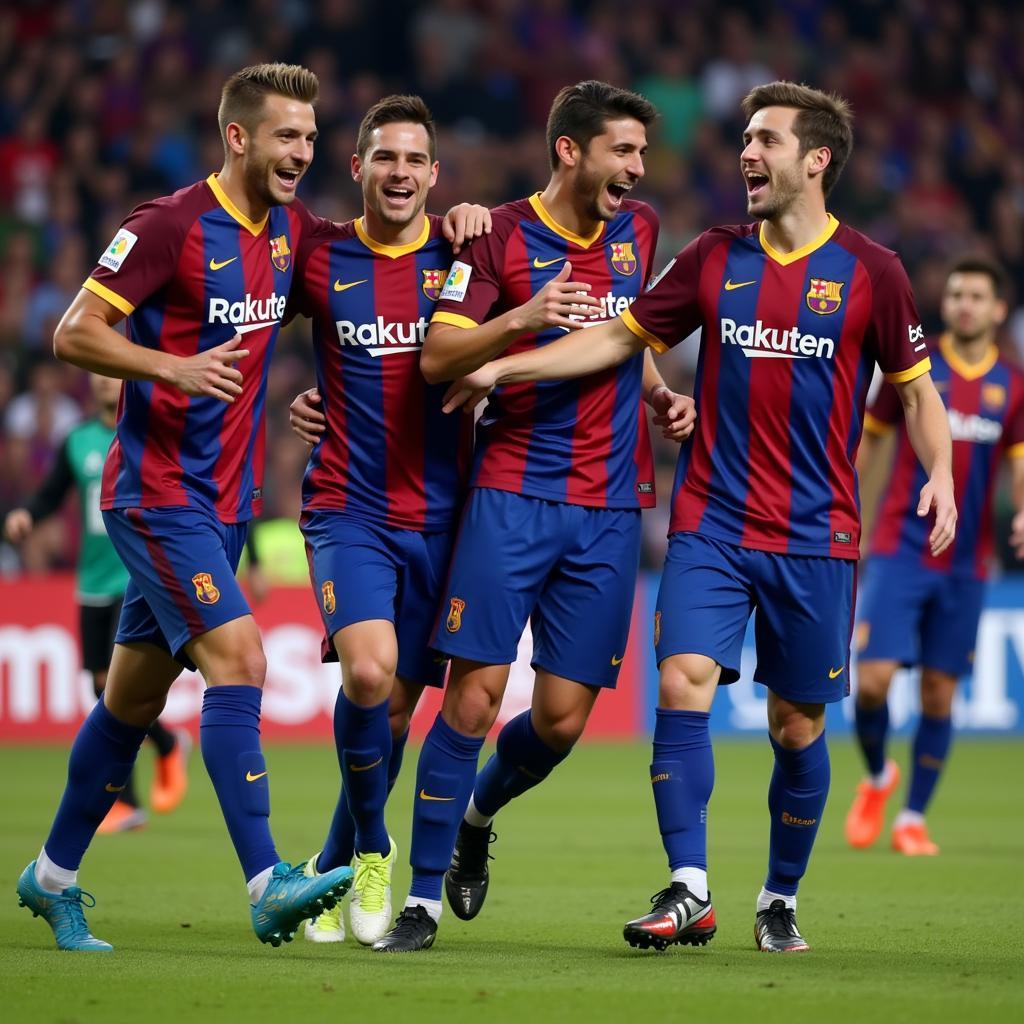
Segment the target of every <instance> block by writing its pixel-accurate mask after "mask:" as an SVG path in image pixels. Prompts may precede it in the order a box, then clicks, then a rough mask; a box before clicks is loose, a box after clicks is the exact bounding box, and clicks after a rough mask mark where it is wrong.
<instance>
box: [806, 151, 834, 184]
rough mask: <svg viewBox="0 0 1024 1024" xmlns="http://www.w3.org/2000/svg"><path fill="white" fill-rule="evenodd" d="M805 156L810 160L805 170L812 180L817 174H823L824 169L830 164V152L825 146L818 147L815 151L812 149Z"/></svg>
mask: <svg viewBox="0 0 1024 1024" xmlns="http://www.w3.org/2000/svg"><path fill="white" fill-rule="evenodd" d="M807 155H808V157H809V158H810V162H809V163H808V165H807V170H808V172H809V174H810V175H811V177H812V178H816V177H817V176H818V175H819V174H824V173H825V168H827V167H828V165H829V164H830V163H832V150H830V149H829V148H828V147H827V146H819V147H818V148H817V149H812V150H810V151H809V152H808V154H807Z"/></svg>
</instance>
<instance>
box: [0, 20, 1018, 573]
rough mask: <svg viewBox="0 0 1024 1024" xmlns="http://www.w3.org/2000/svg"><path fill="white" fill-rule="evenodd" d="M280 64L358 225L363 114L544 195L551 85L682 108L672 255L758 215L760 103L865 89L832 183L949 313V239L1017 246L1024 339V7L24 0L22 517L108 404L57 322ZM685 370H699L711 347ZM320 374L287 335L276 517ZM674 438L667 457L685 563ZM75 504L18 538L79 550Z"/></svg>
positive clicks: (860, 221)
mask: <svg viewBox="0 0 1024 1024" xmlns="http://www.w3.org/2000/svg"><path fill="white" fill-rule="evenodd" d="M263 60H284V61H295V62H301V63H303V64H306V65H307V66H309V67H310V68H312V69H313V70H314V71H316V73H317V74H318V75H319V77H320V84H321V97H320V102H319V106H318V113H317V117H318V123H319V128H320V133H321V136H320V137H321V141H320V142H319V143H318V147H317V155H316V159H315V160H314V163H313V165H312V168H311V170H310V171H309V173H308V174H307V176H306V179H305V182H304V184H303V185H302V187H301V190H300V191H301V195H302V198H303V199H304V201H305V202H306V203H307V205H309V206H310V207H311V208H312V209H314V210H315V211H316V212H318V213H321V214H325V215H329V216H331V217H334V218H335V219H339V220H341V219H348V218H350V217H353V216H356V215H358V213H359V204H360V194H359V190H358V188H357V186H356V185H354V184H353V182H352V181H351V178H350V172H349V161H350V156H351V153H352V150H353V146H354V142H355V129H356V126H357V125H358V123H359V120H360V118H361V117H362V114H363V112H364V111H365V110H366V108H367V107H368V106H369V105H370V104H371V103H373V102H374V101H375V100H377V99H378V98H379V97H380V96H382V95H383V94H385V93H388V92H393V91H403V92H404V91H409V92H417V93H419V94H420V95H421V96H423V97H424V98H425V99H426V101H427V102H428V104H429V105H430V106H431V108H432V109H433V112H434V115H435V117H436V119H437V122H438V125H439V156H440V160H441V174H440V178H439V181H438V184H437V186H436V188H435V189H434V192H433V193H432V198H431V203H430V208H431V209H432V210H433V211H436V212H443V211H444V210H445V209H447V208H448V206H449V205H451V204H452V203H455V202H460V201H471V202H478V203H485V204H488V205H495V204H498V203H500V202H503V201H505V200H508V199H514V198H518V197H521V196H523V195H526V194H529V193H531V192H533V191H535V190H537V189H540V188H543V186H544V184H545V183H546V180H547V177H548V165H547V159H546V152H545V147H544V142H543V131H544V122H545V117H546V114H547V109H548V105H549V103H550V101H551V99H552V97H553V96H554V94H555V93H556V91H557V90H558V89H559V88H560V87H561V86H562V85H564V84H566V83H569V82H573V81H577V80H579V79H583V78H600V79H604V80H607V81H611V82H614V83H616V84H619V85H623V86H628V87H631V88H634V89H637V90H638V91H640V92H642V93H643V94H644V95H646V96H647V97H648V98H649V99H651V100H652V101H653V102H654V103H655V104H656V105H657V106H658V108H659V110H660V111H661V115H662V116H661V120H660V122H659V124H658V125H657V127H656V129H655V130H654V132H653V133H652V135H651V148H650V151H649V154H648V158H647V176H646V178H645V180H644V181H643V182H642V184H641V186H640V187H639V189H638V190H637V192H636V193H635V197H636V198H641V199H645V200H647V201H648V202H650V203H651V204H652V205H653V206H654V208H655V209H656V210H657V211H658V213H659V214H660V216H661V224H662V227H661V240H660V245H659V265H661V264H663V263H664V262H667V260H668V259H670V258H671V256H672V255H673V254H674V253H675V252H676V251H677V250H678V249H679V248H680V247H682V246H683V245H685V244H686V242H688V241H689V240H690V239H691V238H693V237H694V236H695V235H697V234H698V233H699V232H700V231H701V230H703V229H704V228H705V227H707V226H710V225H712V224H715V223H721V222H736V221H742V220H744V219H745V200H744V190H743V187H742V183H741V180H740V177H739V173H738V152H739V143H740V136H741V133H742V128H743V125H742V123H741V121H740V119H739V101H740V100H741V98H742V97H743V95H744V94H745V93H746V92H747V90H748V89H749V88H750V87H752V86H754V85H756V84H758V83H760V82H763V81H768V80H771V79H774V78H789V79H795V80H798V81H805V82H807V83H809V84H812V85H814V86H817V87H821V88H826V89H831V90H835V91H837V92H839V93H841V94H843V95H844V96H846V97H847V98H848V99H849V100H850V101H851V102H852V104H853V107H854V110H855V113H856V148H855V151H854V154H853V157H852V159H851V161H850V164H849V166H848V168H847V170H846V173H845V176H844V179H843V180H842V181H841V183H840V185H839V187H838V189H837V191H836V193H835V195H834V197H833V199H832V201H831V203H830V206H831V209H832V211H833V212H834V213H835V214H836V215H837V216H838V217H839V218H840V219H841V220H844V221H848V222H849V223H850V224H852V225H853V226H855V227H857V228H859V229H861V230H863V231H866V232H867V233H869V234H870V235H871V236H872V237H873V238H875V239H877V240H878V241H880V242H882V243H883V244H885V245H887V246H890V247H892V248H893V249H895V250H897V251H898V252H899V253H900V255H901V256H902V258H903V260H904V262H905V263H906V265H907V267H908V269H909V271H910V273H911V276H912V278H913V281H914V284H915V288H916V293H917V298H918V302H919V305H920V308H921V312H922V315H923V317H924V319H925V324H926V327H927V329H928V330H929V331H930V332H931V331H934V330H935V329H936V328H937V327H938V298H939V294H940V290H941V286H942V283H943V280H944V269H945V267H946V264H947V262H948V261H949V259H950V258H952V257H954V256H956V255H958V254H961V253H963V252H965V251H974V252H986V253H989V254H991V255H994V256H997V257H998V258H999V260H1001V261H1002V263H1003V264H1004V265H1005V266H1006V268H1007V270H1008V272H1009V277H1010V281H1011V285H1010V287H1011V294H1010V296H1009V298H1010V301H1011V308H1012V309H1013V310H1014V312H1013V313H1012V314H1011V318H1010V320H1009V322H1008V323H1007V325H1006V329H1005V331H1004V337H1003V339H1002V343H1003V345H1004V346H1005V348H1006V350H1007V352H1008V353H1010V354H1011V355H1017V354H1018V353H1021V354H1024V5H1021V4H1020V3H1017V2H1014V0H1007V2H987V0H977V2H955V0H846V2H828V0H779V2H772V0H765V2H764V3H761V4H757V5H751V4H738V3H729V2H728V0H725V2H723V0H630V2H629V3H628V4H623V3H621V2H600V0H598V2H585V0H436V2H433V3H429V4H428V3H414V2H411V0H392V2H390V3H387V4H384V3H366V2H359V0H249V2H247V3H228V2H224V0H175V2H173V3H172V2H163V0H138V2H122V0H67V2H57V0H21V2H20V3H19V4H17V5H13V4H6V5H3V9H2V11H0V75H2V78H3V88H2V90H0V259H2V266H3V274H2V275H0V513H3V512H5V511H6V510H7V509H9V508H11V507H13V506H14V505H15V504H17V503H18V502H19V501H20V500H21V499H22V498H23V496H24V495H25V494H26V493H27V492H28V491H29V490H30V489H32V488H33V487H34V486H35V485H36V484H37V483H38V481H39V480H40V478H41V476H42V474H44V473H45V471H46V469H47V468H48V464H49V462H50V459H51V458H52V456H53V452H54V450H55V447H56V446H57V445H59V443H60V441H61V438H62V437H63V435H64V434H65V433H66V432H67V430H68V429H69V428H70V427H71V426H72V425H73V424H74V423H75V422H76V421H77V420H78V419H79V418H80V417H81V416H83V415H88V413H89V410H88V406H87V397H86V395H87V389H86V386H85V382H84V378H83V375H82V374H81V373H80V372H79V371H77V370H75V369H73V368H71V367H67V366H64V365H62V364H58V363H56V362H55V361H54V360H53V357H52V354H51V337H52V333H53V328H54V326H55V324H56V323H57V321H58V319H59V318H60V316H61V314H62V312H63V311H64V309H65V308H66V306H67V305H68V303H69V302H70V300H71V298H72V297H73V296H74V294H75V293H76V291H77V289H78V287H79V285H80V283H81V281H82V280H83V279H84V278H85V277H86V275H87V274H88V273H89V271H90V269H91V267H92V265H93V261H94V260H95V259H96V257H97V256H98V254H99V253H100V252H101V251H102V249H103V247H104V245H105V244H106V243H107V242H108V241H109V240H110V238H111V237H112V236H113V234H114V232H115V230H116V228H117V226H118V223H119V222H120V220H121V219H122V218H123V217H124V216H125V215H126V214H127V213H128V211H129V210H130V209H131V208H132V207H133V206H134V205H136V204H137V203H139V202H142V201H144V200H147V199H149V198H152V197H153V196H156V195H162V194H167V193H170V192H173V191H174V190H175V189H178V188H180V187H182V186H184V185H187V184H190V183H192V182H193V181H195V180H197V179H199V178H202V177H205V176H206V175H207V174H208V173H209V172H210V171H212V170H216V169H218V168H219V167H220V164H221V160H222V153H221V146H220V140H219V137H218V133H217V126H216V117H215V114H216V109H217V103H218V99H219V91H220V86H221V84H222V82H223V80H224V78H225V77H226V76H227V75H228V74H229V73H230V72H231V71H233V70H235V69H237V68H238V67H241V66H243V65H245V64H250V63H254V62H258V61H263ZM675 351H676V352H677V353H678V355H677V356H675V357H674V358H675V362H672V363H670V364H669V365H667V366H666V365H665V362H664V361H663V364H662V368H663V372H665V374H666V376H668V377H669V378H670V380H671V381H672V382H673V383H674V384H675V385H676V386H677V388H679V389H684V388H688V387H689V380H690V374H691V373H692V368H693V363H694V360H695V355H696V346H695V345H689V346H681V347H680V349H677V350H675ZM311 381H312V374H311V359H310V351H309V344H308V329H307V327H306V326H305V324H303V323H302V322H300V323H298V324H297V325H294V326H293V327H292V328H290V329H289V330H288V331H287V332H284V333H283V334H282V337H281V340H280V341H279V343H278V350H277V355H276V357H275V362H274V366H273V372H272V374H271V382H270V395H269V399H268V404H267V408H268V426H269V429H270V434H269V439H270V443H269V445H268V460H267V461H268V474H267V485H266V488H265V491H266V495H267V511H266V516H267V517H268V518H270V519H277V518H284V519H289V518H294V517H295V515H296V513H297V504H298V481H299V479H300V476H301V472H302V469H303V467H304V464H305V459H306V448H305V446H304V445H303V444H301V442H299V441H298V440H296V439H295V438H293V437H292V436H291V435H290V432H289V430H288V427H287V408H288V404H289V402H290V401H291V399H292V397H293V396H294V395H295V394H296V393H297V392H298V391H299V390H301V389H302V388H304V387H306V386H308V385H309V384H310V383H311ZM673 457H674V452H671V451H666V450H659V462H660V464H661V466H662V470H661V472H660V475H659V489H660V491H661V502H660V504H659V509H660V512H659V514H652V515H650V516H648V517H645V518H647V533H648V540H649V543H648V546H647V551H646V554H645V560H646V561H647V562H648V563H649V564H654V565H657V564H659V563H660V558H661V552H662V550H663V545H664V532H665V526H666V524H667V514H666V512H665V508H666V501H667V497H668V494H669V492H670V489H671V460H672V458H673ZM75 540H76V538H75V536H74V528H73V518H71V517H69V518H68V519H66V520H63V521H58V522H56V523H55V524H53V525H52V526H51V527H50V528H49V529H48V531H46V532H45V533H44V535H43V536H42V537H41V538H40V539H39V540H38V541H37V542H36V543H35V544H34V545H32V546H31V548H30V549H28V550H26V551H23V552H21V553H17V552H14V551H12V550H10V549H4V550H3V553H2V555H0V570H5V571H13V570H14V569H16V567H17V565H18V560H19V559H21V560H23V561H24V562H25V563H26V564H27V566H28V568H30V569H32V570H35V571H42V570H45V569H46V568H48V567H53V566H57V567H60V566H66V565H68V564H69V563H70V561H71V560H72V558H73V553H74V546H75Z"/></svg>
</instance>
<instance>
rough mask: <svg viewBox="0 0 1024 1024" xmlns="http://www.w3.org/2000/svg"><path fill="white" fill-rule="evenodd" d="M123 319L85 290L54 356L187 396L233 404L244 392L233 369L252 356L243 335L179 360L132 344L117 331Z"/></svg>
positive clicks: (58, 336)
mask: <svg viewBox="0 0 1024 1024" xmlns="http://www.w3.org/2000/svg"><path fill="white" fill-rule="evenodd" d="M123 319H124V314H123V313H122V312H121V310H119V309H118V308H117V307H116V306H113V305H111V304H110V303H109V302H107V300H106V299H101V298H100V297H99V296H98V295H95V294H93V293H92V292H91V291H88V290H86V289H85V288H83V289H82V290H81V291H80V292H79V293H78V295H76V296H75V298H74V301H72V303H71V305H70V306H69V307H68V310H67V312H66V313H65V314H64V316H63V317H62V318H61V321H60V323H59V324H58V325H57V330H56V331H55V332H54V335H53V352H54V355H55V356H57V358H58V359H63V360H64V361H65V362H68V363H73V364H74V365H75V366H81V367H82V368H83V369H85V370H91V371H92V372H93V373H102V374H103V375H104V376H107V377H118V378H120V379H121V380H149V381H154V382H160V383H163V384H171V385H172V386H174V387H176V388H178V389H179V390H181V391H184V392H185V394H186V395H209V396H210V397H212V398H217V399H220V401H222V402H228V403H230V402H233V401H234V400H235V398H237V397H238V396H239V395H240V394H241V393H242V374H241V372H240V371H238V370H236V369H235V366H234V364H235V363H237V362H238V361H239V360H240V359H244V358H245V357H246V356H247V355H248V354H249V351H248V349H243V348H239V344H240V342H241V338H240V336H239V335H237V334H236V335H235V337H233V338H231V339H230V340H229V341H226V342H224V344H223V345H218V346H217V347H216V348H211V349H208V350H207V351H205V352H199V353H197V354H196V355H194V356H188V357H181V356H175V355H171V354H170V353H168V352H160V351H157V350H155V349H149V348H143V346H141V345H135V344H133V343H132V342H130V341H129V340H128V339H127V338H126V337H125V336H124V335H123V334H121V333H120V332H119V331H115V330H114V325H115V324H117V323H119V322H120V321H121V320H123Z"/></svg>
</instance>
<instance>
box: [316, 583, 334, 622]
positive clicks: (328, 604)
mask: <svg viewBox="0 0 1024 1024" xmlns="http://www.w3.org/2000/svg"><path fill="white" fill-rule="evenodd" d="M320 592H321V593H322V594H323V596H324V611H325V612H327V614H328V615H333V614H334V609H335V608H337V607H338V602H337V601H335V600H334V580H326V581H325V582H324V585H323V586H322V587H321V588H320Z"/></svg>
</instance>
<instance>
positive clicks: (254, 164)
mask: <svg viewBox="0 0 1024 1024" xmlns="http://www.w3.org/2000/svg"><path fill="white" fill-rule="evenodd" d="M316 137H317V131H316V117H315V115H314V113H313V108H312V106H311V105H310V104H308V103H302V102H300V101H299V100H294V99H289V98H288V97H287V96H279V95H277V94H271V95H269V96H267V97H266V99H265V100H264V102H263V109H262V111H261V116H260V120H259V122H258V123H257V124H256V126H255V128H254V129H253V130H252V131H251V132H250V131H246V129H245V128H244V127H242V125H240V124H231V125H229V126H228V138H229V140H232V139H234V140H235V144H236V145H240V147H241V163H242V177H243V178H244V180H245V187H246V191H247V192H248V193H249V195H250V196H251V197H252V198H253V199H255V200H257V201H258V202H259V203H261V204H262V205H264V206H279V205H287V204H288V203H290V202H292V200H293V199H294V198H295V190H296V188H297V186H298V184H299V180H300V179H301V178H302V175H303V174H305V173H306V168H307V167H309V164H310V161H311V160H312V159H313V143H314V142H315V141H316Z"/></svg>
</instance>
